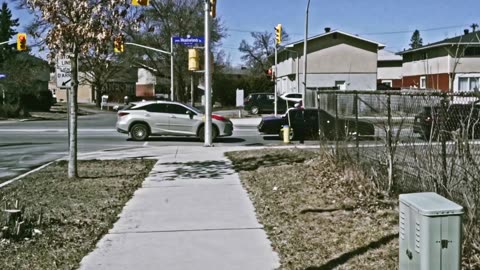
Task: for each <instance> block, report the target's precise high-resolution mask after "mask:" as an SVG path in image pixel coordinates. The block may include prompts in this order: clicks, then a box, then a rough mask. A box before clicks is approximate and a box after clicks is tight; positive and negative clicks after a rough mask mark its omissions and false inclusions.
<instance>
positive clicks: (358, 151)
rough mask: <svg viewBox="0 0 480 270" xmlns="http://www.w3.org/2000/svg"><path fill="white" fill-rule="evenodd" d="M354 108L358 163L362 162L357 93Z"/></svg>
mask: <svg viewBox="0 0 480 270" xmlns="http://www.w3.org/2000/svg"><path fill="white" fill-rule="evenodd" d="M353 108H354V110H355V147H356V148H357V161H359V160H360V132H359V131H358V93H357V92H356V91H355V96H354V99H353Z"/></svg>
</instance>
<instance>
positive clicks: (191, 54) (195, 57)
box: [188, 49, 200, 71]
mask: <svg viewBox="0 0 480 270" xmlns="http://www.w3.org/2000/svg"><path fill="white" fill-rule="evenodd" d="M199 69H200V55H199V54H198V50H197V49H188V70H192V71H195V70H199Z"/></svg>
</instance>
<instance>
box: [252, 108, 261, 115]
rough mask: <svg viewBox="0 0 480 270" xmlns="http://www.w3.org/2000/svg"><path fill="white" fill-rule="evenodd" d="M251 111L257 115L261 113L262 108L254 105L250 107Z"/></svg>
mask: <svg viewBox="0 0 480 270" xmlns="http://www.w3.org/2000/svg"><path fill="white" fill-rule="evenodd" d="M250 113H251V114H254V115H257V114H259V113H260V108H258V107H257V106H252V108H250Z"/></svg>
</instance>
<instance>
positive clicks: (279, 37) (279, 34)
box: [273, 24, 282, 116]
mask: <svg viewBox="0 0 480 270" xmlns="http://www.w3.org/2000/svg"><path fill="white" fill-rule="evenodd" d="M274 29H275V44H274V45H275V72H274V78H275V80H274V81H275V101H274V103H273V104H274V114H275V116H277V109H278V102H277V99H278V86H277V64H278V57H277V54H278V46H280V44H281V43H282V25H281V24H277V26H275V28H274Z"/></svg>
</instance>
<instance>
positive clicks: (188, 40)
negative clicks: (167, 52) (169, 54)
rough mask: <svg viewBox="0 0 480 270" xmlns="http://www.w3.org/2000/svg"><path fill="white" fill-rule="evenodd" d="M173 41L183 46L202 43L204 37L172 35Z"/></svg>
mask: <svg viewBox="0 0 480 270" xmlns="http://www.w3.org/2000/svg"><path fill="white" fill-rule="evenodd" d="M173 43H175V44H182V45H185V46H194V45H202V44H204V43H205V38H204V37H189V36H187V37H173Z"/></svg>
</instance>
